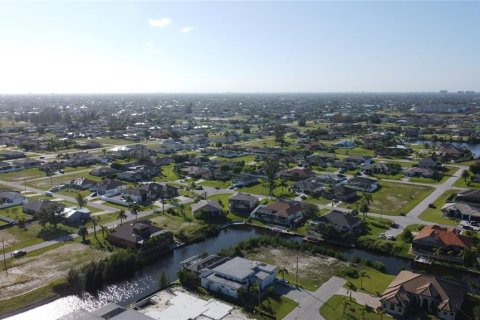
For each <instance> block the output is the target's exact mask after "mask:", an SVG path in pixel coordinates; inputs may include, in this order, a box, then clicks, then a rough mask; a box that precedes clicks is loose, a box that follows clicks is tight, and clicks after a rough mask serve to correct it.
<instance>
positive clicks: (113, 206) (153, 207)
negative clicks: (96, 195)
mask: <svg viewBox="0 0 480 320" xmlns="http://www.w3.org/2000/svg"><path fill="white" fill-rule="evenodd" d="M102 204H103V205H104V206H107V207H112V208H115V209H118V210H122V209H123V210H125V211H128V210H129V209H128V205H127V206H122V205H121V204H117V203H113V202H108V201H104V202H102ZM158 208H160V207H159V206H157V205H150V206H140V211H146V210H153V209H158Z"/></svg>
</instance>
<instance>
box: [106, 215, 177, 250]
mask: <svg viewBox="0 0 480 320" xmlns="http://www.w3.org/2000/svg"><path fill="white" fill-rule="evenodd" d="M106 239H107V240H108V242H110V243H111V244H112V245H114V246H117V247H120V248H128V249H139V250H142V251H144V252H149V253H150V252H153V251H160V252H163V251H168V250H169V249H170V247H171V245H172V244H173V234H172V233H171V232H170V231H167V230H163V229H161V228H159V227H157V226H155V225H153V223H152V222H151V221H149V220H142V221H141V222H133V221H132V222H128V223H123V224H121V225H119V226H117V227H116V228H115V230H114V231H113V232H111V233H108V235H107V237H106Z"/></svg>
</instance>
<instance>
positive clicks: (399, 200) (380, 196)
mask: <svg viewBox="0 0 480 320" xmlns="http://www.w3.org/2000/svg"><path fill="white" fill-rule="evenodd" d="M433 190H434V189H433V188H432V187H428V186H417V185H414V184H406V183H396V182H388V181H382V182H381V188H380V190H378V191H376V192H374V193H373V194H372V197H373V202H372V203H371V204H370V206H369V208H370V211H371V212H374V213H382V214H385V215H392V216H398V215H401V214H407V213H408V212H410V210H412V209H413V208H415V206H416V205H417V204H419V203H420V202H421V201H422V200H423V199H425V198H426V197H427V196H428V195H429V194H430V193H432V192H433ZM341 206H342V207H351V208H355V204H354V205H349V204H345V203H342V204H341Z"/></svg>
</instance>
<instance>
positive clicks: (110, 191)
mask: <svg viewBox="0 0 480 320" xmlns="http://www.w3.org/2000/svg"><path fill="white" fill-rule="evenodd" d="M126 188H127V185H126V184H125V183H123V182H120V181H118V180H114V179H105V180H102V181H99V182H97V185H96V189H97V193H98V194H99V195H103V196H107V197H108V196H115V195H117V194H120V193H121V192H122V190H125V189H126Z"/></svg>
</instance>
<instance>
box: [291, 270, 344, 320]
mask: <svg viewBox="0 0 480 320" xmlns="http://www.w3.org/2000/svg"><path fill="white" fill-rule="evenodd" d="M345 283H346V281H345V279H342V278H339V277H331V278H330V279H329V280H328V281H327V282H325V283H324V284H322V285H321V286H320V288H318V289H317V290H316V291H315V292H311V291H308V290H304V289H300V288H299V289H297V288H291V289H290V290H287V291H288V292H286V293H284V294H285V296H286V297H287V298H290V299H292V300H295V301H296V302H297V303H298V306H297V307H296V308H295V309H293V310H292V311H291V312H290V313H289V314H287V316H286V317H285V318H283V319H284V320H296V319H299V320H300V319H302V320H303V319H322V320H323V319H324V318H323V317H322V316H321V315H320V307H321V306H322V305H323V304H324V303H325V302H326V301H327V300H328V299H330V298H331V297H332V296H333V295H334V294H335V293H336V292H337V291H339V290H340V288H342V287H343V285H344V284H345Z"/></svg>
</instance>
